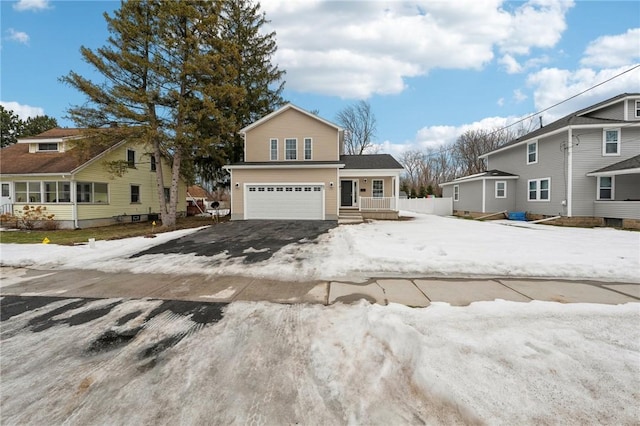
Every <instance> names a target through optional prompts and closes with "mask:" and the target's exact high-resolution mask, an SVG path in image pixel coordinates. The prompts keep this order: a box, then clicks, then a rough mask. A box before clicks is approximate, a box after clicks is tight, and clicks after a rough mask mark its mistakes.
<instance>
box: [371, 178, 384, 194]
mask: <svg viewBox="0 0 640 426" xmlns="http://www.w3.org/2000/svg"><path fill="white" fill-rule="evenodd" d="M371 193H372V194H373V198H382V197H384V181H383V180H382V179H374V180H373V181H372V182H371Z"/></svg>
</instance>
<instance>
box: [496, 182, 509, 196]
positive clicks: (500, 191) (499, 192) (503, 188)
mask: <svg viewBox="0 0 640 426" xmlns="http://www.w3.org/2000/svg"><path fill="white" fill-rule="evenodd" d="M496 198H507V181H506V180H497V181H496Z"/></svg>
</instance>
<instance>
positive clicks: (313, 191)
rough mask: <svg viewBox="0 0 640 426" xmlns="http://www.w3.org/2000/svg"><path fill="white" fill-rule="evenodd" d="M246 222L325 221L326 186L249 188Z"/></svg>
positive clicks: (263, 186)
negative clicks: (264, 220)
mask: <svg viewBox="0 0 640 426" xmlns="http://www.w3.org/2000/svg"><path fill="white" fill-rule="evenodd" d="M245 194H246V199H245V201H246V202H245V218H246V219H307V220H313V219H317V220H322V219H324V206H323V204H324V203H323V200H324V186H323V185H312V184H308V185H299V184H296V185H247V187H246V192H245Z"/></svg>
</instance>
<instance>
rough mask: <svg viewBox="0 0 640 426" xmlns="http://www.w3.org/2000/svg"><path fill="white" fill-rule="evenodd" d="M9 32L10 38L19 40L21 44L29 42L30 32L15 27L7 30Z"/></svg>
mask: <svg viewBox="0 0 640 426" xmlns="http://www.w3.org/2000/svg"><path fill="white" fill-rule="evenodd" d="M7 32H8V33H9V40H13V41H17V42H18V43H21V44H29V34H27V33H25V32H24V31H16V30H14V29H13V28H9V29H8V30H7Z"/></svg>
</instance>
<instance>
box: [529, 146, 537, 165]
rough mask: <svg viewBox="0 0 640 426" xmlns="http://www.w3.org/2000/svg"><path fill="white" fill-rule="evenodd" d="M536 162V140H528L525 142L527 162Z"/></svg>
mask: <svg viewBox="0 0 640 426" xmlns="http://www.w3.org/2000/svg"><path fill="white" fill-rule="evenodd" d="M537 162H538V141H534V142H529V143H528V144H527V164H535V163H537Z"/></svg>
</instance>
